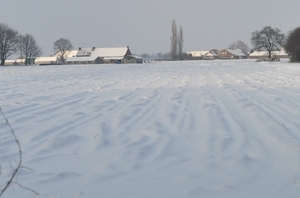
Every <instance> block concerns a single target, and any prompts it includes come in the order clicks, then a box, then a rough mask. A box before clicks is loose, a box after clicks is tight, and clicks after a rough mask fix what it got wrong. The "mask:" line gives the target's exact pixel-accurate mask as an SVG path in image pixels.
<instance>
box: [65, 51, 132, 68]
mask: <svg viewBox="0 0 300 198" xmlns="http://www.w3.org/2000/svg"><path fill="white" fill-rule="evenodd" d="M102 63H107V64H112V63H137V59H136V58H135V57H134V56H132V54H131V52H130V49H129V47H117V48H96V47H93V48H81V47H80V48H79V50H78V53H77V54H76V56H73V57H70V58H68V59H67V60H66V64H102Z"/></svg>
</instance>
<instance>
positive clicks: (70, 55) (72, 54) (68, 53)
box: [55, 50, 78, 58]
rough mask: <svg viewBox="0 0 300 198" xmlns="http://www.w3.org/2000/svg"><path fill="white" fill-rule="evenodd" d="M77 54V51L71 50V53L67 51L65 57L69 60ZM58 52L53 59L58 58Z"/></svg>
mask: <svg viewBox="0 0 300 198" xmlns="http://www.w3.org/2000/svg"><path fill="white" fill-rule="evenodd" d="M77 53H78V50H71V51H67V52H66V53H65V56H66V58H70V57H73V56H76V54H77ZM60 54H61V53H60V52H58V53H57V54H55V57H58V56H60Z"/></svg>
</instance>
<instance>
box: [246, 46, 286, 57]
mask: <svg viewBox="0 0 300 198" xmlns="http://www.w3.org/2000/svg"><path fill="white" fill-rule="evenodd" d="M288 57H289V55H288V54H287V53H286V52H285V50H284V48H282V49H281V50H280V51H272V52H271V58H276V59H280V58H288ZM249 58H250V59H268V58H269V52H268V51H254V52H253V53H251V54H250V55H249Z"/></svg>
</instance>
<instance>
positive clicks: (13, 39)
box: [0, 23, 19, 65]
mask: <svg viewBox="0 0 300 198" xmlns="http://www.w3.org/2000/svg"><path fill="white" fill-rule="evenodd" d="M18 44H19V39H18V31H16V30H14V29H12V28H10V27H9V26H8V25H6V24H4V23H0V58H1V65H4V64H5V60H6V59H7V58H8V57H10V56H11V55H12V54H14V53H16V52H17V50H18V47H19V46H18Z"/></svg>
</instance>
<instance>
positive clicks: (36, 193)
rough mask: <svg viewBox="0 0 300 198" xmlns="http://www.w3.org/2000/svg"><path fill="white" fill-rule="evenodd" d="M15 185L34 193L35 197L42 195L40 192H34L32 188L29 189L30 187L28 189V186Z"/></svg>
mask: <svg viewBox="0 0 300 198" xmlns="http://www.w3.org/2000/svg"><path fill="white" fill-rule="evenodd" d="M13 183H14V184H17V185H18V186H20V187H21V188H23V189H26V190H29V191H31V192H33V193H34V194H35V195H39V194H40V193H38V192H36V191H34V190H32V189H31V188H28V187H26V186H23V185H21V184H20V183H18V182H13Z"/></svg>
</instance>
